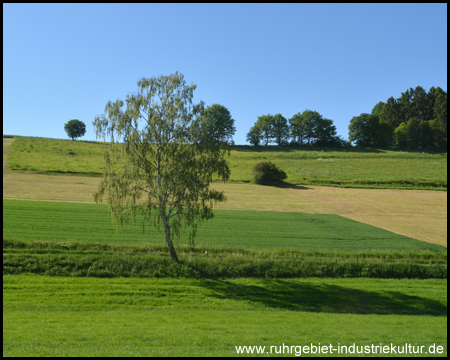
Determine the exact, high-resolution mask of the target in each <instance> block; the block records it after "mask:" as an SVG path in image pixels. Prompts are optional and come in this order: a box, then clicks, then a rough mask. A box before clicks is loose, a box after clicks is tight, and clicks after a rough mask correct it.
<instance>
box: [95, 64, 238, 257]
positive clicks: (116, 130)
mask: <svg viewBox="0 0 450 360" xmlns="http://www.w3.org/2000/svg"><path fill="white" fill-rule="evenodd" d="M137 85H138V91H137V92H136V93H133V94H129V95H127V97H126V101H125V103H126V107H125V110H123V109H122V108H123V106H124V102H123V101H122V100H119V99H118V100H116V101H115V102H111V101H109V102H108V103H107V105H106V107H105V114H103V115H101V116H97V117H96V118H95V120H94V122H93V124H94V127H95V129H96V135H97V137H103V138H104V139H106V138H107V137H109V140H110V147H109V149H108V150H107V151H106V152H105V167H104V176H103V179H102V181H101V183H100V185H99V188H98V190H97V192H96V193H95V194H94V199H95V201H96V203H97V204H98V203H100V202H101V201H102V198H103V196H104V195H106V197H107V201H108V207H109V211H110V213H111V216H112V218H113V220H114V221H115V222H117V226H118V227H119V225H120V226H123V224H124V223H126V222H128V221H129V219H130V217H131V216H133V218H134V219H136V214H137V213H141V214H143V218H144V224H145V223H148V225H149V226H151V225H156V226H158V227H159V226H160V225H161V224H162V226H163V228H164V233H165V241H166V244H167V247H168V249H169V252H170V255H171V257H172V260H173V261H176V262H178V257H177V254H176V251H175V248H174V245H173V239H172V238H173V236H178V237H179V236H180V230H181V229H182V228H183V227H189V228H191V233H190V240H191V242H192V243H193V240H194V236H195V233H196V229H197V224H198V222H199V221H201V220H207V219H210V218H212V217H213V212H212V208H213V205H214V204H215V203H217V202H221V201H225V200H226V197H225V195H224V193H223V191H222V192H219V191H216V190H213V189H210V187H209V186H210V183H211V181H212V180H213V177H214V176H218V178H219V179H221V180H227V179H228V178H229V176H230V169H229V167H228V163H227V161H226V159H225V155H226V152H227V146H226V145H227V144H226V143H219V142H217V141H216V139H215V138H214V137H213V136H211V134H210V133H209V132H208V129H207V127H206V126H203V122H202V120H201V119H202V115H203V112H204V103H203V102H200V103H198V104H193V101H192V100H193V93H194V90H195V89H196V85H194V84H191V85H187V84H186V82H185V80H184V76H183V75H182V74H180V73H178V72H176V73H175V74H171V75H169V76H159V77H152V78H149V79H148V78H142V79H141V80H139V81H138V83H137ZM144 224H143V226H144Z"/></svg>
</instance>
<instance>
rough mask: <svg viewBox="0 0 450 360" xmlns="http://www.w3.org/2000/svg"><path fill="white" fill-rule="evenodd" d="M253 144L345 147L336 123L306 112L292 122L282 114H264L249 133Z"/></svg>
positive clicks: (296, 116) (249, 138)
mask: <svg viewBox="0 0 450 360" xmlns="http://www.w3.org/2000/svg"><path fill="white" fill-rule="evenodd" d="M247 141H248V142H249V143H250V144H252V145H260V144H264V145H268V144H269V143H276V144H277V145H289V144H290V145H309V146H343V145H344V144H345V140H343V139H341V138H340V137H339V136H337V133H336V126H334V125H333V120H329V119H325V118H323V117H322V115H320V114H319V113H318V112H317V111H312V110H305V111H303V112H302V113H300V112H299V113H297V114H295V115H294V116H293V117H292V118H290V119H289V122H288V120H287V119H286V118H285V117H284V116H283V115H281V114H276V115H270V114H268V115H262V116H259V117H258V120H257V121H256V123H255V124H254V125H253V126H252V128H251V129H250V131H249V132H248V134H247Z"/></svg>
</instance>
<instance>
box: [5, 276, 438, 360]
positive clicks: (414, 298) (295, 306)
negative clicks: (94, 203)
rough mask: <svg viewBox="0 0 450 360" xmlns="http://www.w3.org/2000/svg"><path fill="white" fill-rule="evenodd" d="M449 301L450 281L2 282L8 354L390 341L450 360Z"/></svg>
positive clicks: (220, 350) (223, 351) (218, 351)
mask: <svg viewBox="0 0 450 360" xmlns="http://www.w3.org/2000/svg"><path fill="white" fill-rule="evenodd" d="M446 299H447V292H446V284H445V280H407V279H403V280H381V279H315V278H309V279H290V280H280V279H272V280H271V279H260V280H257V279H233V280H191V279H136V278H128V279H125V278H114V279H97V278H68V277H46V276H26V275H14V276H4V277H3V356H30V355H31V356H237V355H238V354H237V352H236V346H266V347H267V349H266V350H267V351H269V349H270V346H277V347H279V346H282V345H283V344H286V345H288V346H298V345H310V344H313V345H316V346H318V345H319V344H320V345H327V346H328V345H329V344H331V345H333V347H337V346H338V344H339V345H347V346H350V345H352V344H356V345H358V346H371V345H372V344H373V345H380V344H382V345H389V346H390V344H391V343H392V344H394V345H396V346H402V345H404V344H405V343H408V344H413V345H415V346H425V347H426V351H428V348H429V346H430V345H433V344H436V345H438V346H443V348H444V352H443V353H442V354H440V356H446V354H447V349H446V344H447V317H446V316H447V301H446ZM253 355H256V354H253ZM264 355H265V356H267V355H271V354H267V353H265V354H264ZM273 355H276V354H272V356H273ZM338 355H339V354H337V353H334V354H332V356H338ZM415 355H416V354H412V356H415ZM418 355H420V354H418ZM241 356H242V355H241ZM285 356H294V355H293V354H285ZM325 356H330V354H326V355H325ZM340 356H342V354H341V355H340ZM366 356H370V355H366ZM384 356H389V354H388V355H384ZM394 356H395V354H394ZM422 356H431V355H430V354H422Z"/></svg>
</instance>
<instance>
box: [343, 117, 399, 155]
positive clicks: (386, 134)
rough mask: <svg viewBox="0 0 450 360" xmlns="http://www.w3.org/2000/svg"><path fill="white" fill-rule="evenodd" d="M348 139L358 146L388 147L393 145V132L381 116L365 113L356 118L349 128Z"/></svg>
mask: <svg viewBox="0 0 450 360" xmlns="http://www.w3.org/2000/svg"><path fill="white" fill-rule="evenodd" d="M348 130H349V133H348V139H349V141H350V142H354V143H355V144H356V146H368V147H386V146H387V145H391V144H392V143H393V135H394V134H393V130H392V127H391V126H390V125H389V124H388V123H387V122H383V121H380V116H379V115H375V114H370V115H369V114H366V113H363V114H361V115H359V116H354V117H353V118H352V119H351V120H350V125H349V127H348Z"/></svg>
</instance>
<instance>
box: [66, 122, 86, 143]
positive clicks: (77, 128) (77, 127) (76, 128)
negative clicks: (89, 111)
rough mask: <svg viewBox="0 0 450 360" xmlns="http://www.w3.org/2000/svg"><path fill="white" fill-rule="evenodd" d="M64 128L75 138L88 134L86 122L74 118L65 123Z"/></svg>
mask: <svg viewBox="0 0 450 360" xmlns="http://www.w3.org/2000/svg"><path fill="white" fill-rule="evenodd" d="M64 130H66V133H67V136H68V137H70V138H72V140H75V138H78V137H81V136H84V134H86V125H85V124H84V122H82V121H80V120H77V119H73V120H70V121H69V122H68V123H67V124H65V125H64Z"/></svg>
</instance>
